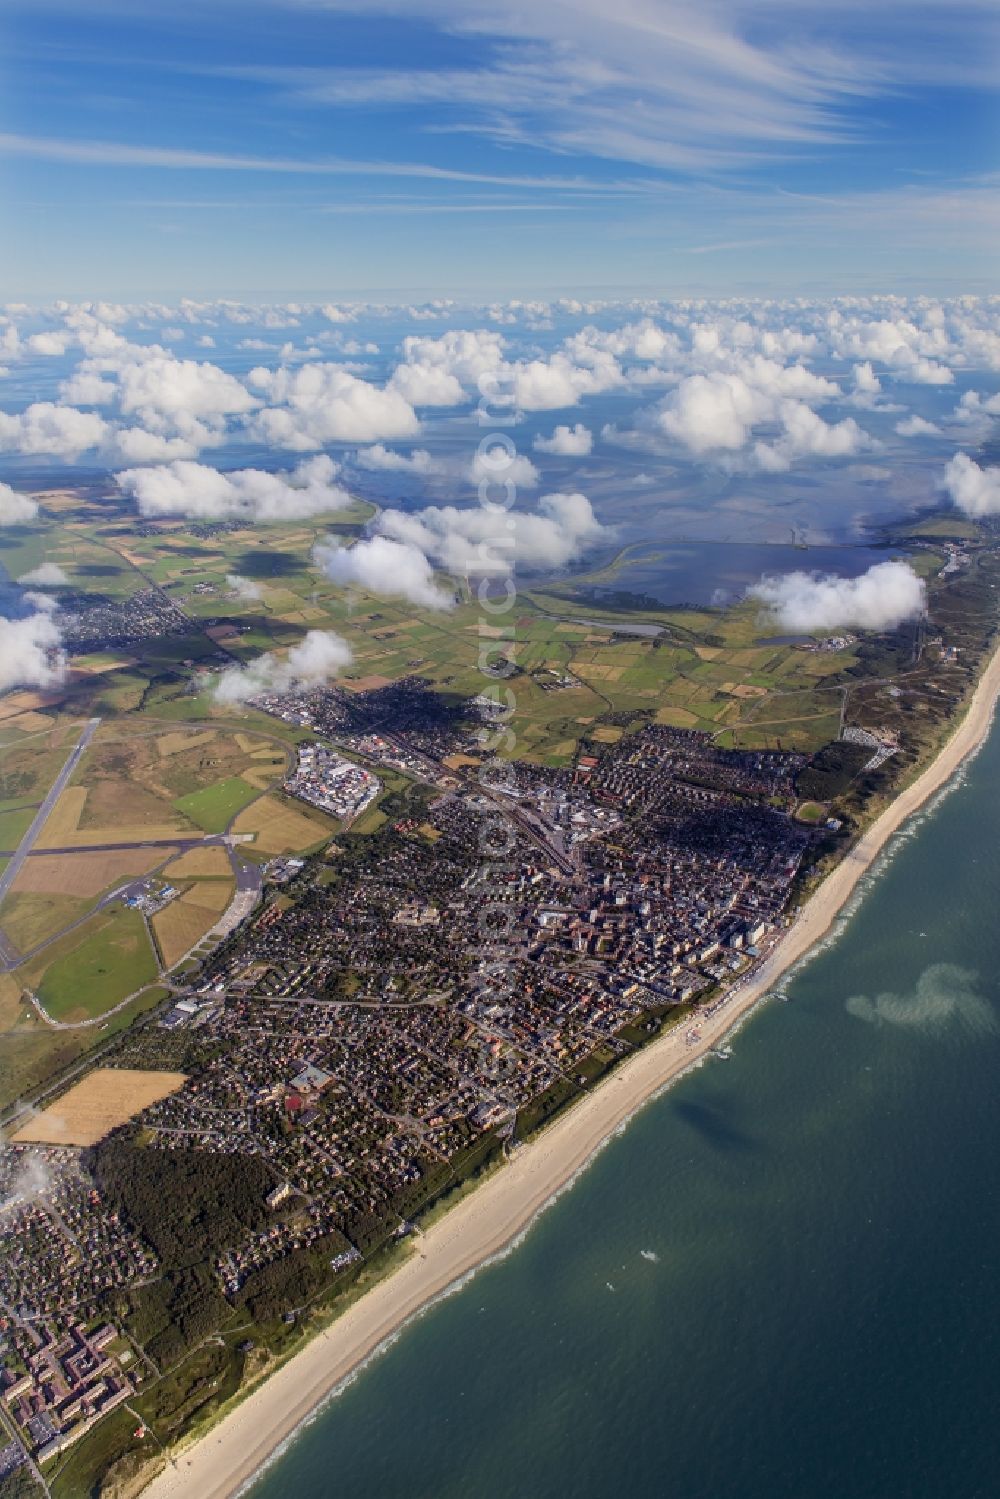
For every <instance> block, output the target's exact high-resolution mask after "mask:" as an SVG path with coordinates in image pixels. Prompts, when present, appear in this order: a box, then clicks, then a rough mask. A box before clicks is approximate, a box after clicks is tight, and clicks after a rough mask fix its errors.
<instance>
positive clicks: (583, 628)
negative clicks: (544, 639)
mask: <svg viewBox="0 0 1000 1499" xmlns="http://www.w3.org/2000/svg"><path fill="white" fill-rule="evenodd" d="M556 634H557V635H589V634H590V626H589V625H569V624H561V625H556Z"/></svg>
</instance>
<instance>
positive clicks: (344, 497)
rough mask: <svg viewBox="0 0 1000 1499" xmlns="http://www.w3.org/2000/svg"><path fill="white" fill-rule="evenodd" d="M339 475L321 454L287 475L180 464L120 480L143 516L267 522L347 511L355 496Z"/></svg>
mask: <svg viewBox="0 0 1000 1499" xmlns="http://www.w3.org/2000/svg"><path fill="white" fill-rule="evenodd" d="M337 471H338V470H337V465H336V464H335V463H334V462H333V460H332V458H328V457H327V456H326V455H325V454H317V455H316V457H315V458H308V459H305V460H303V462H301V463H299V464H298V465H297V466H296V467H295V468H294V469H293V470H292V471H291V473H286V474H269V473H265V472H264V470H263V469H257V468H243V469H236V470H235V471H234V472H233V473H230V474H224V473H221V472H220V471H219V470H218V469H215V468H210V467H209V466H208V465H207V464H204V463H192V462H190V461H188V460H176V461H175V462H173V463H171V464H168V465H167V466H165V467H161V468H130V469H123V470H122V472H121V473H119V474H116V476H115V477H116V478H117V480H118V483H119V485H120V486H121V488H122V489H123V490H124V491H125V493H126V494H130V495H132V496H133V498H134V499H135V501H136V504H137V505H138V507H139V513H140V514H141V515H145V516H151V517H156V516H165V515H186V516H189V517H192V518H196V519H199V520H239V519H244V520H246V521H247V522H255V521H259V522H264V523H267V522H272V521H289V520H304V519H307V518H308V517H310V516H313V515H326V514H331V513H333V512H335V511H338V510H343V509H345V508H346V507H347V506H348V505H349V504H350V503H351V497H350V495H349V494H348V493H347V491H346V489H343V488H341V486H340V485H339V484H336V483H334V479H335V477H336V474H337Z"/></svg>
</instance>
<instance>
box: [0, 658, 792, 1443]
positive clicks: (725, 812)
mask: <svg viewBox="0 0 1000 1499" xmlns="http://www.w3.org/2000/svg"><path fill="white" fill-rule="evenodd" d="M400 699H402V702H403V707H402V709H401V708H400V704H399V700H400ZM345 700H346V701H345ZM267 706H268V708H269V711H271V712H272V713H275V714H278V715H280V716H282V717H285V718H290V719H295V720H297V721H298V722H300V723H306V724H308V725H309V727H310V728H312V729H314V730H319V731H325V732H328V733H330V734H331V736H332V737H334V738H335V739H336V741H337V742H338V743H343V742H344V741H348V742H349V743H350V745H351V748H352V749H353V750H354V751H355V752H362V753H367V754H369V755H371V756H372V757H373V758H374V759H380V760H382V761H385V760H386V759H388V761H389V763H391V764H393V765H395V766H396V767H401V766H406V767H408V768H409V770H410V772H411V774H414V780H413V782H412V789H411V793H410V795H409V796H408V797H407V798H406V799H405V801H404V803H403V805H401V807H400V809H399V812H400V815H398V816H397V815H394V816H393V817H392V818H391V820H389V821H387V822H386V824H385V825H384V826H383V827H382V829H381V830H380V831H379V832H378V833H377V834H375V835H374V836H373V837H371V838H370V839H369V840H367V842H366V843H365V844H364V845H363V846H361V845H359V844H357V843H356V844H355V845H353V846H350V847H348V842H349V840H346V839H345V838H344V837H343V835H339V836H338V839H337V840H336V841H335V842H333V843H332V845H331V846H330V847H329V848H328V849H327V850H326V851H325V852H324V853H321V854H320V855H319V856H318V857H315V856H314V857H313V858H311V859H309V860H305V861H303V860H299V861H295V862H294V864H293V867H292V868H291V869H287V870H286V869H284V868H279V869H277V870H276V871H275V874H276V876H277V878H275V879H274V880H270V881H269V884H268V888H269V889H273V890H274V891H275V892H276V893H275V895H274V896H272V897H268V898H266V899H265V901H264V904H263V905H262V906H261V907H259V908H258V909H257V910H256V911H255V913H254V914H253V915H251V916H250V917H249V918H248V919H247V920H246V921H244V923H243V924H242V926H241V927H240V928H239V929H238V930H237V931H235V932H234V933H232V934H231V936H230V937H229V938H228V939H227V940H226V941H225V942H223V944H222V945H221V946H220V947H219V948H218V949H217V951H216V952H215V954H214V955H213V956H211V957H210V958H209V959H207V960H206V961H205V962H204V964H203V965H202V967H201V969H200V971H199V972H198V974H197V977H196V979H195V980H194V981H193V982H192V983H191V984H190V986H189V988H188V991H187V992H186V993H185V994H184V995H183V996H175V1003H174V1004H173V1005H172V1006H171V1007H170V1009H169V1011H168V1012H167V1013H166V1014H164V1015H163V1017H162V1019H161V1020H160V1022H159V1023H158V1024H155V1025H151V1026H146V1027H143V1028H141V1029H137V1030H135V1031H134V1032H132V1033H130V1034H127V1035H126V1036H124V1037H123V1038H122V1039H121V1041H120V1042H118V1043H117V1045H116V1046H115V1048H114V1049H113V1051H112V1053H111V1056H110V1058H108V1059H107V1060H108V1061H109V1062H110V1064H111V1065H113V1066H120V1067H122V1068H142V1067H153V1066H155V1067H164V1066H172V1067H176V1068H177V1070H178V1071H179V1072H180V1073H183V1075H184V1076H185V1078H186V1081H185V1083H184V1085H183V1086H182V1087H180V1088H179V1089H178V1090H177V1091H174V1092H171V1093H170V1094H169V1095H168V1096H166V1097H164V1098H162V1099H160V1100H159V1101H158V1102H156V1103H153V1104H152V1105H151V1106H149V1107H148V1108H146V1109H144V1110H143V1111H142V1112H141V1113H140V1114H139V1115H138V1116H137V1117H136V1118H135V1119H134V1120H133V1121H132V1122H131V1123H129V1124H128V1125H126V1126H124V1127H123V1128H122V1129H119V1130H118V1131H115V1132H114V1133H113V1134H112V1135H111V1136H110V1137H109V1138H108V1139H107V1140H106V1141H105V1142H104V1143H101V1144H97V1145H96V1146H94V1147H93V1148H92V1149H91V1150H89V1151H84V1152H83V1153H81V1152H80V1151H78V1150H75V1149H71V1148H68V1147H67V1148H66V1149H64V1150H61V1149H59V1148H58V1147H56V1146H51V1145H50V1146H48V1147H45V1148H44V1150H43V1149H42V1148H41V1147H36V1146H31V1145H18V1144H16V1143H15V1144H13V1145H12V1146H10V1147H8V1149H7V1152H6V1154H5V1155H4V1157H3V1166H4V1170H5V1173H6V1177H7V1186H6V1188H5V1191H6V1194H7V1195H6V1200H5V1202H4V1206H3V1213H4V1217H5V1220H6V1221H5V1228H6V1229H7V1230H8V1232H9V1233H10V1234H11V1237H12V1242H13V1243H14V1244H15V1245H16V1246H17V1247H16V1251H15V1253H13V1254H11V1255H9V1256H7V1257H6V1258H5V1260H4V1262H3V1266H2V1270H0V1306H2V1312H3V1331H2V1334H0V1362H2V1373H0V1381H2V1385H3V1388H2V1391H0V1399H2V1401H3V1408H4V1413H5V1418H6V1422H7V1424H8V1426H9V1428H10V1429H11V1431H12V1432H13V1433H14V1434H16V1436H17V1437H18V1438H19V1439H20V1440H21V1442H22V1443H23V1444H24V1447H25V1449H26V1451H27V1452H28V1453H30V1454H31V1456H32V1459H33V1460H34V1461H35V1462H37V1463H44V1462H46V1461H47V1460H48V1459H50V1458H52V1457H53V1456H54V1455H56V1454H57V1453H59V1452H60V1451H61V1450H62V1449H63V1448H64V1447H65V1446H66V1445H67V1444H69V1443H72V1442H73V1441H74V1440H76V1439H77V1438H78V1437H79V1436H81V1435H82V1434H83V1433H84V1432H85V1431H87V1430H88V1429H89V1427H90V1425H91V1424H92V1423H93V1422H94V1421H95V1420H96V1419H97V1418H98V1417H99V1416H100V1415H101V1414H102V1413H105V1412H107V1411H110V1410H111V1409H113V1408H114V1407H115V1406H116V1405H118V1404H120V1403H122V1402H124V1401H125V1400H126V1399H127V1398H128V1397H129V1395H130V1393H132V1392H133V1391H134V1389H135V1388H136V1385H137V1382H141V1378H142V1375H143V1371H144V1369H145V1364H144V1362H143V1361H142V1360H141V1359H140V1360H136V1358H135V1355H134V1353H133V1350H132V1347H131V1344H130V1343H129V1329H130V1327H135V1326H136V1325H137V1318H138V1320H140V1321H141V1315H142V1314H141V1312H139V1311H138V1308H137V1303H138V1302H140V1301H141V1299H142V1295H143V1290H144V1288H145V1287H155V1286H157V1285H158V1284H160V1283H161V1281H162V1279H163V1278H164V1277H166V1278H167V1279H169V1278H170V1277H171V1275H172V1274H174V1273H175V1272H174V1271H173V1270H172V1269H171V1268H167V1267H169V1263H170V1260H169V1254H168V1255H167V1257H166V1265H165V1263H164V1258H163V1255H162V1252H161V1253H159V1254H158V1253H157V1247H156V1246H155V1245H154V1242H153V1240H155V1238H156V1231H155V1229H154V1231H153V1233H152V1235H151V1236H150V1237H146V1235H145V1234H144V1232H143V1228H144V1217H143V1214H144V1209H143V1206H142V1204H141V1202H137V1200H136V1195H135V1183H134V1182H133V1181H132V1180H131V1179H130V1176H129V1169H130V1168H129V1166H128V1160H129V1158H132V1164H133V1165H134V1164H135V1158H136V1157H138V1156H140V1155H141V1156H142V1157H143V1160H144V1162H148V1160H149V1158H150V1156H151V1155H152V1154H154V1153H155V1154H157V1155H159V1156H161V1157H163V1158H165V1159H166V1160H167V1161H168V1163H169V1160H170V1158H180V1159H181V1160H182V1161H183V1162H184V1169H185V1171H188V1170H190V1169H191V1163H192V1162H194V1163H197V1162H198V1161H199V1160H201V1159H202V1158H204V1157H206V1156H212V1157H218V1158H220V1159H222V1160H223V1161H228V1162H240V1163H245V1162H246V1161H248V1160H250V1161H252V1162H253V1163H254V1175H253V1182H254V1188H253V1191H254V1193H255V1200H254V1201H253V1202H252V1203H250V1204H249V1205H245V1206H246V1211H245V1212H244V1213H243V1216H242V1219H241V1221H240V1222H239V1225H238V1231H236V1232H233V1233H231V1234H230V1235H227V1236H226V1237H225V1239H224V1241H222V1240H219V1239H218V1237H217V1236H216V1235H214V1234H210V1235H209V1236H208V1237H209V1239H210V1240H211V1243H212V1256H211V1261H210V1266H209V1267H208V1268H207V1271H203V1272H202V1273H203V1275H204V1278H205V1284H204V1285H203V1286H202V1287H200V1288H199V1296H198V1299H199V1300H203V1301H205V1302H206V1303H208V1304H209V1305H211V1306H212V1307H213V1308H214V1315H215V1318H216V1320H218V1321H220V1322H222V1321H224V1320H225V1316H226V1312H227V1309H229V1308H239V1309H242V1310H243V1312H244V1314H245V1312H246V1311H247V1310H249V1311H250V1312H251V1314H252V1315H253V1316H254V1317H255V1318H262V1319H264V1320H266V1317H267V1315H268V1313H269V1312H271V1311H276V1310H278V1309H279V1307H280V1311H281V1314H282V1315H285V1314H288V1313H292V1314H294V1311H295V1304H296V1300H297V1299H298V1298H299V1297H300V1295H301V1290H300V1288H302V1289H308V1290H309V1291H312V1290H313V1289H314V1288H315V1284H316V1283H318V1284H323V1282H324V1281H325V1282H327V1283H329V1282H333V1281H335V1280H336V1279H337V1278H338V1277H346V1276H349V1275H350V1274H351V1273H352V1272H353V1271H354V1270H355V1268H356V1266H357V1265H358V1264H360V1263H361V1261H362V1259H363V1258H364V1257H365V1256H367V1255H370V1254H371V1253H372V1252H373V1250H375V1249H377V1248H378V1247H379V1246H380V1245H382V1244H384V1243H386V1242H387V1241H391V1240H392V1239H393V1238H394V1237H395V1236H398V1235H400V1234H405V1233H406V1232H407V1229H408V1225H409V1223H410V1221H411V1220H412V1218H413V1216H414V1215H415V1214H416V1213H418V1212H419V1211H420V1209H421V1208H422V1207H423V1206H425V1205H426V1203H427V1202H428V1201H430V1200H433V1199H434V1198H436V1197H438V1196H440V1195H441V1193H442V1192H443V1191H445V1190H446V1189H447V1188H448V1186H449V1185H453V1184H454V1183H455V1182H457V1181H460V1180H461V1179H463V1177H464V1176H465V1175H466V1174H467V1171H468V1169H469V1167H470V1164H474V1163H481V1162H483V1161H485V1160H486V1159H487V1158H488V1157H489V1155H490V1154H491V1153H493V1152H495V1151H496V1150H498V1149H507V1150H509V1149H513V1148H517V1143H518V1141H519V1140H520V1139H522V1138H523V1137H524V1136H525V1135H527V1134H528V1133H530V1132H531V1129H532V1128H533V1127H535V1125H537V1124H538V1123H540V1122H541V1121H542V1120H544V1118H545V1117H546V1116H547V1115H548V1114H549V1113H550V1112H551V1111H552V1109H554V1108H555V1107H557V1106H558V1105H559V1104H560V1103H561V1102H564V1101H565V1100H566V1099H568V1098H570V1097H572V1096H573V1095H574V1094H575V1093H578V1092H579V1091H580V1090H581V1089H584V1088H586V1087H587V1086H588V1085H589V1084H590V1083H591V1082H592V1081H593V1080H594V1079H596V1078H597V1077H598V1076H600V1075H601V1074H602V1073H603V1072H604V1071H605V1070H606V1069H607V1067H609V1066H610V1065H612V1064H613V1063H614V1061H615V1060H616V1059H617V1058H618V1057H620V1056H621V1055H623V1054H625V1053H626V1052H627V1051H628V1050H630V1049H631V1048H633V1047H634V1046H635V1045H636V1044H639V1042H640V1041H641V1040H642V1039H643V1038H644V1036H645V1035H646V1034H648V1033H654V1032H656V1031H658V1030H659V1029H660V1028H661V1027H662V1026H663V1025H664V1024H665V1023H669V1021H670V1020H671V1019H672V1018H673V1017H674V1016H675V1015H677V1014H683V1013H689V1012H691V1009H692V1006H693V1005H694V1003H695V1002H696V1001H698V1000H702V1001H704V1000H705V999H706V998H708V997H709V996H710V995H711V994H712V993H714V992H716V991H717V990H718V988H719V986H720V985H722V984H725V983H727V982H728V981H730V980H732V979H733V978H734V977H735V976H737V975H739V974H740V973H741V972H744V971H745V970H746V969H747V968H748V966H749V965H750V964H752V962H753V961H754V958H755V957H756V956H757V955H758V954H759V953H760V952H761V951H762V950H763V949H764V948H765V947H766V945H767V944H768V943H769V942H770V941H772V940H773V939H774V938H775V937H776V936H777V934H778V933H779V932H780V930H781V925H782V922H783V920H784V913H785V909H786V904H787V901H788V897H789V892H790V891H791V889H792V886H793V883H794V881H795V878H796V875H797V873H798V871H799V869H800V866H801V863H802V860H803V856H804V854H805V853H806V851H807V849H808V847H809V844H810V840H811V839H812V838H813V837H814V836H815V835H814V833H812V832H811V831H810V830H809V829H808V828H805V827H803V826H802V825H801V824H799V823H798V822H797V821H796V820H795V819H794V817H793V816H792V813H793V811H794V808H795V804H796V799H797V797H796V791H795V777H796V774H797V772H798V771H799V770H800V769H801V767H802V765H803V764H804V763H805V762H804V757H803V756H801V755H794V754H784V753H780V752H776V751H767V752H738V751H732V752H726V751H719V750H717V749H716V748H715V747H714V746H713V745H712V743H711V741H710V740H709V738H708V736H706V735H704V734H700V733H696V732H692V731H688V730H682V729H672V728H668V727H663V726H657V725H647V726H644V727H640V728H639V729H638V731H637V732H634V733H631V734H629V735H627V736H625V737H623V738H622V739H621V740H619V741H618V742H617V743H616V744H614V745H608V746H605V747H603V748H601V747H599V746H597V745H593V746H590V747H589V748H590V749H591V750H592V751H595V752H591V753H581V755H580V756H579V758H578V761H577V763H576V765H575V766H574V767H572V768H568V769H566V770H563V771H546V770H544V769H543V768H541V767H538V766H530V765H527V764H525V763H518V762H514V763H508V762H503V761H499V760H490V759H487V760H485V761H483V762H482V763H480V764H479V765H475V766H473V767H472V768H473V769H474V770H475V774H470V773H469V771H468V770H466V771H464V772H461V773H456V772H455V771H454V770H452V769H449V768H448V766H447V765H446V764H445V763H444V762H445V761H446V760H450V761H451V762H452V764H455V763H458V762H460V761H461V760H462V759H463V757H464V758H466V759H468V760H469V761H470V762H471V758H472V757H471V756H467V755H464V752H465V751H467V750H469V749H470V748H473V747H474V746H475V743H476V738H475V736H476V734H477V733H478V730H477V728H476V719H475V715H474V714H473V715H470V718H469V720H468V722H467V723H461V722H460V723H457V724H456V723H445V722H443V721H442V714H441V705H440V704H438V703H435V701H434V694H433V693H431V692H430V691H429V690H428V688H427V687H426V685H425V684H421V683H419V682H410V683H408V684H407V685H406V687H405V690H403V691H402V692H400V693H395V694H393V695H391V697H390V701H389V703H388V704H387V705H382V706H386V708H387V713H386V721H385V722H384V723H383V724H382V725H381V728H380V730H379V731H375V730H374V728H373V727H372V724H371V722H370V720H371V718H372V717H373V712H372V707H373V705H372V704H371V703H361V704H360V705H359V703H358V702H357V700H356V699H355V700H353V701H352V700H351V699H350V696H349V695H348V694H342V693H338V692H337V691H336V690H335V689H330V690H327V691H325V692H320V693H313V694H311V695H310V696H309V698H308V699H307V700H303V701H299V700H290V699H287V698H286V699H282V700H280V701H275V702H272V703H270V704H268V705H267ZM410 710H412V712H413V718H414V727H413V728H412V729H411V728H410V727H409V726H408V721H407V715H408V713H409V712H410ZM417 774H419V779H417V778H416V775H417ZM285 784H286V790H287V791H288V792H290V793H291V794H292V795H294V796H296V797H300V798H303V799H305V800H307V801H309V802H312V803H313V804H314V805H316V806H318V807H321V808H322V809H323V810H325V811H328V812H332V813H334V814H335V815H337V816H339V817H341V818H343V819H344V821H345V825H346V826H348V827H349V825H350V820H351V818H352V817H353V816H355V815H356V814H357V812H358V811H359V810H360V809H361V808H362V807H363V806H365V805H366V804H367V803H368V802H369V801H370V800H371V798H372V796H373V795H374V794H375V793H376V792H377V790H378V789H379V781H378V779H377V777H376V776H375V775H374V774H373V773H372V772H371V771H369V770H367V769H365V768H364V767H363V766H362V765H360V764H358V763H356V762H355V761H353V760H348V759H346V758H345V757H344V756H343V755H341V754H340V753H339V752H338V751H337V750H334V749H332V748H330V747H328V746H324V745H323V744H321V743H320V742H319V741H314V740H307V741H305V742H304V743H303V744H302V745H300V747H299V750H298V755H297V763H296V767H295V769H294V771H293V773H292V774H291V775H290V776H289V778H288V779H287V781H286V783H285ZM279 863H280V861H279ZM279 891H280V892H281V895H280V898H279V897H278V894H277V892H279ZM36 1160H37V1161H39V1165H38V1167H37V1169H38V1170H39V1171H41V1172H43V1173H44V1189H43V1190H41V1191H39V1192H34V1193H28V1194H19V1192H18V1183H19V1181H23V1180H25V1179H26V1178H25V1173H27V1172H30V1171H32V1170H34V1169H36V1168H35V1166H34V1164H33V1163H34V1162H35V1161H36ZM195 1169H196V1167H195ZM233 1179H234V1180H238V1179H239V1173H235V1174H234V1177H233ZM162 1210H163V1209H162V1205H161V1211H162ZM147 1232H148V1225H147ZM160 1247H161V1250H162V1246H160ZM318 1271H319V1272H320V1273H319V1274H318V1275H317V1272H318ZM303 1299H305V1298H303ZM116 1314H117V1316H118V1318H119V1319H120V1320H119V1322H117V1323H116V1322H114V1321H112V1320H109V1319H113V1318H114V1317H115V1315H116ZM210 1323H211V1316H210V1317H209V1320H208V1321H207V1322H206V1323H205V1325H206V1327H207V1326H209V1325H210ZM155 1342H156V1340H155V1338H154V1339H153V1347H154V1348H155ZM147 1349H149V1345H148V1344H147ZM110 1350H117V1352H113V1351H110ZM150 1354H151V1356H153V1357H154V1359H155V1354H154V1353H152V1350H150Z"/></svg>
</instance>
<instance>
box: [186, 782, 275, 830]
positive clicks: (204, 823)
mask: <svg viewBox="0 0 1000 1499" xmlns="http://www.w3.org/2000/svg"><path fill="white" fill-rule="evenodd" d="M260 789H261V788H260V787H258V786H254V785H252V784H251V783H250V782H249V781H248V780H246V779H244V777H243V776H227V777H226V779H225V780H224V781H216V782H215V783H214V784H213V785H211V786H203V787H202V789H201V790H200V791H192V792H190V793H189V794H188V795H187V796H182V797H179V798H178V800H177V801H175V802H174V806H175V807H176V808H177V810H178V812H183V814H184V816H185V817H188V818H190V819H191V821H192V822H194V823H197V825H198V826H199V827H200V828H204V830H205V832H206V833H221V832H223V830H224V829H225V828H227V827H228V826H229V824H230V823H231V822H232V820H233V818H234V817H235V816H236V814H237V813H238V812H241V811H242V810H243V808H244V807H245V806H246V805H247V804H248V802H252V801H253V800H254V798H255V797H256V796H257V795H258V794H259V792H260Z"/></svg>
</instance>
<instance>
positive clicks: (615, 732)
mask: <svg viewBox="0 0 1000 1499" xmlns="http://www.w3.org/2000/svg"><path fill="white" fill-rule="evenodd" d="M624 732H625V731H624V729H616V728H615V726H614V725H613V724H602V726H601V727H600V728H599V729H595V730H594V732H593V733H592V734H591V736H590V737H591V739H596V740H597V742H598V744H617V743H618V741H619V739H620V738H621V737H622V734H623V733H624Z"/></svg>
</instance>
